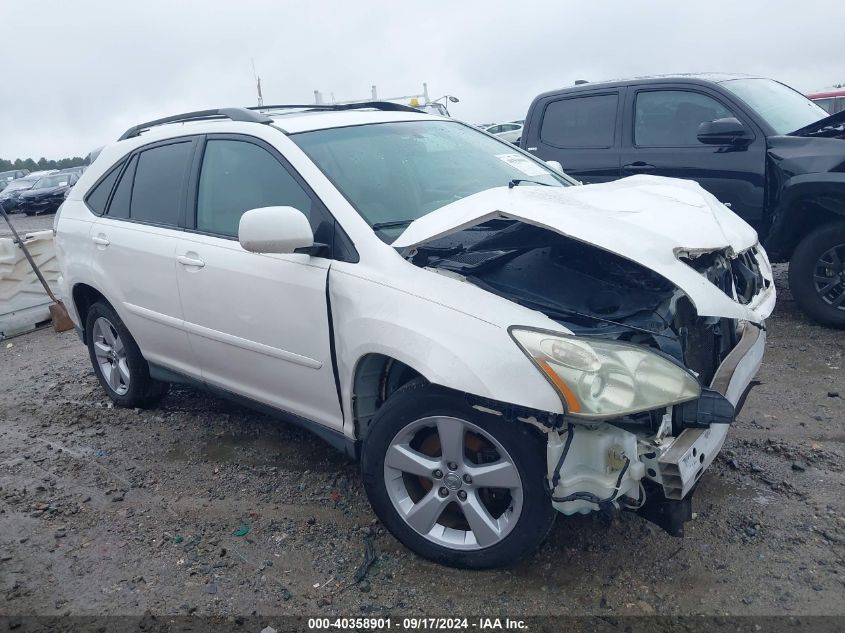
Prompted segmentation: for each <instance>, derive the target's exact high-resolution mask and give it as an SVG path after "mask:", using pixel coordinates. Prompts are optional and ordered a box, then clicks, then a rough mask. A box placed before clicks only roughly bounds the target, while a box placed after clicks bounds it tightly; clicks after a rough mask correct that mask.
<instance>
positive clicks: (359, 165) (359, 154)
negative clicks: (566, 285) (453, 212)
mask: <svg viewBox="0 0 845 633" xmlns="http://www.w3.org/2000/svg"><path fill="white" fill-rule="evenodd" d="M291 139H292V140H293V141H294V142H296V144H297V145H299V147H301V148H302V150H303V151H304V152H305V153H306V154H308V156H309V157H310V158H311V160H313V161H314V162H315V163H316V164H317V166H318V167H319V168H320V169H321V170H322V171H323V173H324V174H326V176H327V177H328V178H329V179H330V180H331V181H332V182H333V183H334V185H335V186H336V187H337V188H338V189H339V190H340V192H341V193H342V194H343V195H344V196H346V198H347V200H349V202H350V203H351V204H352V206H353V207H355V208H356V209H357V211H358V213H360V214H361V216H362V217H363V218H364V219H365V220H366V221H367V222H368V223H369V224H370V226H372V227H373V229H375V230H376V232H377V233H378V234H379V237H381V238H382V239H384V240H385V241H388V242H389V241H392V240H393V239H395V238H396V237H398V236H399V235H400V234H401V233H402V231H404V229H405V228H406V227H407V226H408V224H410V223H411V222H412V221H414V220H416V219H417V218H420V217H422V216H424V215H425V214H427V213H430V212H431V211H434V210H435V209H439V208H440V207H443V206H446V205H447V204H449V203H451V202H455V201H456V200H460V199H462V198H466V197H467V196H471V195H472V194H474V193H478V192H479V191H485V190H487V189H492V188H494V187H506V186H508V184H509V183H511V182H512V181H518V182H516V183H514V184H520V185H523V184H524V185H526V186H531V185H536V184H539V185H550V186H554V187H561V186H567V185H570V184H574V181H570V180H568V179H567V178H565V177H564V176H561V175H556V174H555V173H554V172H552V171H551V170H550V169H549V168H548V167H546V166H545V165H544V164H543V163H542V162H540V161H538V160H536V159H534V158H532V157H530V156H526V155H525V154H523V153H521V152H519V151H518V150H516V149H515V148H514V147H513V146H512V145H509V144H507V143H504V142H502V141H497V140H496V139H493V138H490V137H489V136H487V135H486V134H483V133H481V132H479V131H478V130H476V129H475V128H473V127H470V126H467V125H463V124H461V123H457V122H452V121H431V120H425V121H407V122H397V123H378V124H372V125H359V126H354V127H344V128H333V129H327V130H316V131H313V132H300V133H298V134H293V135H291Z"/></svg>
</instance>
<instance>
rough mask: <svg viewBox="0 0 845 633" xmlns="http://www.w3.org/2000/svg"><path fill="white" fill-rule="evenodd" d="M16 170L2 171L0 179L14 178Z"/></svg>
mask: <svg viewBox="0 0 845 633" xmlns="http://www.w3.org/2000/svg"><path fill="white" fill-rule="evenodd" d="M17 173H18V172H16V171H2V172H0V180H14V179H15V174H17Z"/></svg>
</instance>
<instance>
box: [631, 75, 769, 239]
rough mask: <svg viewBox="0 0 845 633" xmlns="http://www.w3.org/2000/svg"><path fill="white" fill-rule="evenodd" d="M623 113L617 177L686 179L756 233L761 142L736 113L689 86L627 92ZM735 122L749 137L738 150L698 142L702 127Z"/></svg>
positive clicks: (752, 126) (720, 100)
mask: <svg viewBox="0 0 845 633" xmlns="http://www.w3.org/2000/svg"><path fill="white" fill-rule="evenodd" d="M628 90H629V91H630V95H629V99H628V103H627V105H626V109H625V117H624V122H625V125H624V130H623V150H622V174H623V176H630V175H634V174H651V175H655V176H669V177H672V178H688V179H691V180H695V181H697V182H698V183H699V184H700V185H701V186H702V187H704V188H705V189H707V190H708V191H709V192H710V193H712V194H713V195H715V196H716V197H717V198H718V199H719V200H720V201H721V202H723V203H724V204H726V205H728V206H729V207H730V208H731V209H732V210H733V211H734V212H735V213H737V214H738V215H739V216H740V217H742V218H743V219H745V220H746V221H747V222H749V223H751V224H752V225H753V226H754V227H755V228H757V229H758V230H759V228H760V224H761V221H762V218H763V203H764V184H765V181H764V178H765V164H766V161H765V151H766V141H765V137H764V136H763V134H762V133H761V132H760V131H759V130H758V129H757V127H756V125H755V124H754V123H753V122H752V121H750V120H749V119H748V118H747V117H746V116H745V115H744V114H743V113H742V111H741V110H739V108H737V107H736V106H735V105H733V104H731V103H730V102H728V101H727V100H726V99H725V98H724V97H723V96H722V95H720V94H719V93H718V92H716V91H711V90H708V89H707V88H705V87H699V86H690V85H684V84H679V85H677V86H676V85H666V86H660V87H654V86H631V87H629V88H628ZM727 117H735V118H737V119H739V120H740V121H741V122H742V123H743V124H744V125H745V126H746V128H747V129H748V130H749V131H750V132H751V133H752V134H753V135H754V138H753V140H752V141H751V142H750V143H743V144H741V145H736V144H734V145H724V146H722V145H705V144H703V143H701V142H699V141H698V138H697V135H698V126H699V125H700V124H701V123H703V122H704V121H713V120H715V119H723V118H727Z"/></svg>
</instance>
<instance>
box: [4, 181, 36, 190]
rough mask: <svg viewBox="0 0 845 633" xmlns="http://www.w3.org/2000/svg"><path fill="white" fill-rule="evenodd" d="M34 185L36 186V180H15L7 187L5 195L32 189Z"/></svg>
mask: <svg viewBox="0 0 845 633" xmlns="http://www.w3.org/2000/svg"><path fill="white" fill-rule="evenodd" d="M33 184H35V181H34V180H13V181H12V182H10V183H9V184H8V185H7V186H6V188H5V189H4V190H3V193H7V192H9V191H18V190H20V189H32V185H33Z"/></svg>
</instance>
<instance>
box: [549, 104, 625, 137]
mask: <svg viewBox="0 0 845 633" xmlns="http://www.w3.org/2000/svg"><path fill="white" fill-rule="evenodd" d="M618 104H619V95H618V93H611V94H602V95H587V96H583V97H570V98H568V99H561V100H559V101H552V102H551V103H550V104H549V105H548V106H546V110H545V112H544V114H543V123H542V125H541V126H540V140H541V141H542V142H543V143H545V144H546V145H552V146H554V147H562V148H570V147H582V148H587V147H589V148H607V147H613V144H614V139H615V132H616V110H617V106H618Z"/></svg>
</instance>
